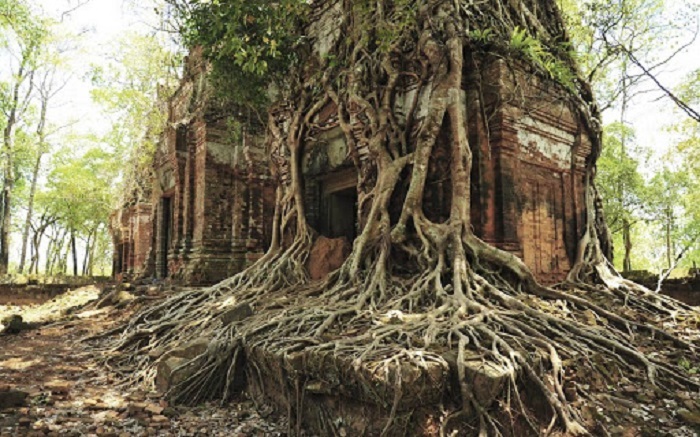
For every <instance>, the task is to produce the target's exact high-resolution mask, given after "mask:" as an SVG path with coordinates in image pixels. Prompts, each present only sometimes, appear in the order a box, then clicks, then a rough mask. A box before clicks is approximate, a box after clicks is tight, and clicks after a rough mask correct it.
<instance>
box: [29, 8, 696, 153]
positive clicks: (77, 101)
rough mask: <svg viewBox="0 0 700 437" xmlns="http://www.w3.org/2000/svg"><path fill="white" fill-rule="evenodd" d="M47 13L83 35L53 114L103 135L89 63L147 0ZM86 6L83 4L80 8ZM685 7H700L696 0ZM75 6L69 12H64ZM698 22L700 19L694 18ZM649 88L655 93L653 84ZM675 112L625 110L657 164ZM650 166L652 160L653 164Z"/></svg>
mask: <svg viewBox="0 0 700 437" xmlns="http://www.w3.org/2000/svg"><path fill="white" fill-rule="evenodd" d="M34 1H35V3H36V4H37V5H39V7H40V8H41V9H43V10H44V11H45V12H46V13H47V14H49V15H51V16H53V17H55V18H56V19H58V20H61V21H62V24H63V26H65V27H66V28H67V29H69V31H71V32H73V33H79V34H82V44H81V49H80V54H79V56H74V57H73V58H74V61H73V64H74V65H72V68H73V69H74V70H75V71H76V73H75V74H74V76H73V77H72V79H71V81H70V83H69V85H68V86H67V87H66V89H65V91H64V93H62V96H61V97H60V98H59V99H57V102H56V106H57V109H58V110H57V111H56V112H54V114H53V116H54V117H56V118H58V119H60V120H63V121H66V120H71V119H72V120H75V119H78V120H80V121H81V122H80V124H79V125H80V126H81V128H80V129H83V130H86V129H87V130H90V131H92V132H104V131H106V129H108V127H109V120H108V119H107V118H106V117H105V115H104V114H102V113H101V112H100V108H99V107H97V106H96V105H95V104H94V103H93V102H92V101H91V99H90V92H89V90H90V82H89V78H88V77H87V72H88V69H89V67H90V65H91V64H98V65H99V64H103V63H105V62H106V60H107V57H108V55H109V52H110V50H111V48H112V46H113V44H114V43H115V41H117V40H118V38H119V37H120V36H122V35H123V34H124V33H125V32H127V31H133V30H136V31H142V32H150V31H152V29H153V27H154V24H155V23H156V22H157V16H156V14H155V13H153V9H152V6H151V4H152V2H151V1H138V0H34ZM80 3H85V4H84V5H83V6H79V7H76V6H78V5H79V4H80ZM685 3H696V4H700V0H689V1H688V2H684V4H685ZM73 8H75V9H74V10H73V11H72V12H70V13H69V14H63V13H64V12H65V11H68V10H70V9H73ZM696 21H700V16H698V17H696ZM697 68H700V37H698V38H697V39H696V40H695V43H694V44H693V45H692V46H691V47H689V48H688V49H687V50H686V52H685V53H683V54H681V55H680V56H678V57H677V58H676V59H675V60H674V62H672V63H671V64H669V65H668V66H667V67H665V68H664V69H663V70H662V71H661V72H659V78H660V79H661V81H662V83H664V84H665V85H667V86H669V87H673V86H675V85H676V84H678V83H679V82H680V81H681V80H682V78H683V77H684V76H685V75H686V74H687V73H688V72H690V71H692V70H693V69H697ZM648 88H649V89H653V87H652V86H651V85H649V86H648ZM617 117H618V115H617V114H616V113H615V112H614V111H610V112H608V113H606V114H604V121H605V122H606V123H607V122H610V121H613V120H616V119H617ZM678 117H679V114H678V113H677V112H676V111H675V110H674V107H673V105H672V104H671V102H670V101H669V99H667V98H664V97H661V95H660V93H658V92H651V93H649V94H646V95H644V96H642V97H639V98H638V99H637V101H636V103H635V104H634V105H633V107H632V108H631V110H630V111H629V116H628V117H627V121H628V122H629V123H630V124H631V125H632V126H633V127H634V128H635V130H636V132H637V141H638V143H639V145H640V146H642V148H644V149H648V150H651V151H652V152H654V160H658V157H659V155H661V154H663V153H664V152H665V151H666V150H667V149H668V147H669V146H670V145H671V143H672V142H673V138H672V136H671V135H670V134H669V133H668V132H666V130H665V129H664V127H665V126H667V125H670V124H671V123H673V122H674V121H676V120H677V119H678ZM652 163H653V161H652Z"/></svg>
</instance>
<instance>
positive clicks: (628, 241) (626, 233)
mask: <svg viewBox="0 0 700 437" xmlns="http://www.w3.org/2000/svg"><path fill="white" fill-rule="evenodd" d="M631 228H632V226H631V224H630V222H629V220H628V219H627V218H624V219H622V242H623V244H624V246H625V258H624V260H623V262H622V271H624V272H629V271H632V238H631Z"/></svg>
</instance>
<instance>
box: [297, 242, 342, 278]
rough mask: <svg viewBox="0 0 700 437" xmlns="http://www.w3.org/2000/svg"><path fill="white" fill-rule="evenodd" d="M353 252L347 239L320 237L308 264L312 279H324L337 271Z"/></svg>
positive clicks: (312, 249)
mask: <svg viewBox="0 0 700 437" xmlns="http://www.w3.org/2000/svg"><path fill="white" fill-rule="evenodd" d="M351 250H352V245H351V244H350V243H349V242H348V240H347V238H344V237H341V238H328V237H324V236H320V237H318V239H316V241H315V242H314V245H313V247H312V248H311V253H310V254H309V259H308V261H307V262H306V268H307V270H308V271H309V276H311V279H323V278H325V277H326V276H328V274H329V273H331V272H333V271H335V270H337V269H338V268H339V267H340V266H341V265H343V262H345V259H346V258H347V257H348V255H349V254H350V251H351Z"/></svg>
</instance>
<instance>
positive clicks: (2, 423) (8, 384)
mask: <svg viewBox="0 0 700 437" xmlns="http://www.w3.org/2000/svg"><path fill="white" fill-rule="evenodd" d="M76 291H77V290H76ZM132 291H133V292H134V294H136V295H147V294H148V290H147V287H146V288H144V289H138V290H132ZM107 293H109V290H108V291H107ZM79 294H80V295H82V296H83V297H85V296H87V295H89V296H90V297H91V299H90V300H95V299H96V298H97V296H98V294H99V290H97V289H94V290H92V291H90V292H87V291H86V290H83V291H80V292H79ZM153 294H154V293H153V290H151V295H153ZM65 299H68V300H70V301H71V305H73V304H78V303H79V306H80V307H82V306H83V305H84V302H82V299H78V298H77V297H76V295H73V296H66V297H65ZM88 301H89V300H88ZM64 303H65V302H64ZM51 307H52V308H53V309H54V310H55V311H57V312H58V313H60V314H64V315H65V314H66V313H71V314H69V315H68V316H67V317H65V316H64V317H63V319H61V320H56V319H53V320H51V321H52V322H53V323H52V324H50V325H44V326H41V327H38V328H37V329H34V330H28V331H22V332H20V333H18V334H17V335H6V336H1V337H0V381H1V383H0V436H1V437H5V436H25V435H26V436H30V435H32V436H45V435H51V436H54V435H61V436H64V435H66V436H73V435H74V436H80V435H90V436H113V437H127V436H150V435H158V436H171V435H172V436H234V437H236V436H240V437H243V436H246V437H247V436H282V435H286V432H287V425H286V422H285V421H284V419H279V418H276V417H274V416H273V415H272V411H271V409H269V408H268V409H265V408H263V409H262V410H260V411H258V410H256V408H255V406H254V404H253V402H252V401H250V400H248V399H246V398H245V397H241V398H240V399H237V400H234V401H233V402H232V403H231V404H229V405H227V406H225V407H222V406H221V405H218V404H207V405H202V406H199V407H196V408H184V407H180V406H173V405H170V404H169V403H168V402H166V401H164V400H162V399H161V396H160V395H159V394H158V393H157V392H155V391H152V392H151V391H144V390H143V387H135V386H124V385H123V384H121V383H120V381H121V380H120V378H119V376H118V375H117V374H116V373H115V372H112V371H110V369H108V368H107V367H106V366H104V364H103V363H102V361H101V358H102V357H101V355H100V353H99V352H97V351H96V350H95V345H94V344H88V343H87V342H85V341H82V340H83V339H84V338H85V337H88V336H92V335H95V334H99V333H101V332H105V331H107V330H109V329H111V328H112V327H113V326H115V325H116V324H117V323H118V322H119V321H120V320H123V317H128V315H129V314H130V313H131V311H128V310H127V311H122V310H119V311H117V310H115V308H114V307H105V308H101V309H82V310H76V307H71V306H60V305H59V304H58V303H57V302H53V303H51ZM59 307H60V308H59ZM91 307H93V305H91ZM70 308H72V310H69V309H70ZM38 309H39V307H36V306H35V307H32V308H20V310H21V313H22V314H31V311H32V310H34V311H37V310H38ZM40 313H41V314H42V315H43V314H48V310H47V309H46V308H42V309H41V310H40ZM240 314H245V311H243V312H242V313H240ZM32 320H47V319H40V318H38V316H37V315H36V314H33V315H32ZM202 347H204V348H206V347H207V343H206V342H203V341H200V342H196V341H195V342H192V344H190V345H187V346H186V347H183V349H182V350H181V355H180V356H181V357H186V356H192V354H195V353H196V352H197V351H198V350H200V348H202ZM176 355H177V354H176V353H173V354H171V356H172V358H173V359H178V357H177V356H176Z"/></svg>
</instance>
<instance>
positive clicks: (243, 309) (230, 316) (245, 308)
mask: <svg viewBox="0 0 700 437" xmlns="http://www.w3.org/2000/svg"><path fill="white" fill-rule="evenodd" d="M252 315H253V308H251V306H250V305H249V304H248V303H242V304H240V305H236V306H234V307H232V308H231V309H229V310H226V312H225V313H223V314H222V315H220V316H219V319H221V323H222V324H223V326H228V325H230V324H231V323H234V322H240V321H241V320H245V319H247V318H248V317H250V316H252Z"/></svg>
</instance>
